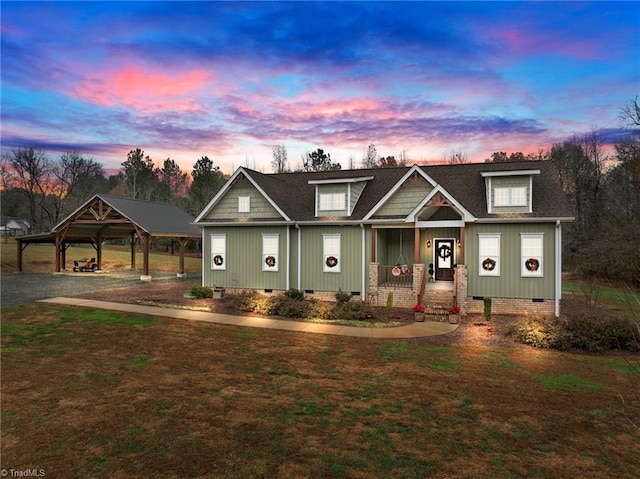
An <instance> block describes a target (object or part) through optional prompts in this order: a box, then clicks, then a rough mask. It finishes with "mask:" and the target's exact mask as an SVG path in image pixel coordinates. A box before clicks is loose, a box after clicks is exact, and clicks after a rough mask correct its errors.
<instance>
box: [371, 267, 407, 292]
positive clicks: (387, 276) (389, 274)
mask: <svg viewBox="0 0 640 479" xmlns="http://www.w3.org/2000/svg"><path fill="white" fill-rule="evenodd" d="M378 286H387V287H395V288H412V287H413V270H412V268H411V265H400V266H398V265H396V266H386V265H380V266H379V267H378Z"/></svg>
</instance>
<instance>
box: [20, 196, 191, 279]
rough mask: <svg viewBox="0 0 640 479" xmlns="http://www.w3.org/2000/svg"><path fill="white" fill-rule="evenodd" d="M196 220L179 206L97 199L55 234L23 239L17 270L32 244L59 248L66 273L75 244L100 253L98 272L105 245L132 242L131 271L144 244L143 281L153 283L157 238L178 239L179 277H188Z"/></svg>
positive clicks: (57, 268)
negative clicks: (187, 250) (152, 259)
mask: <svg viewBox="0 0 640 479" xmlns="http://www.w3.org/2000/svg"><path fill="white" fill-rule="evenodd" d="M192 221H193V217H191V216H190V215H188V214H187V213H185V212H184V211H182V210H181V209H180V208H178V207H177V206H175V205H169V204H165V203H155V202H151V201H141V200H132V199H130V198H122V197H119V196H109V195H96V196H94V197H93V198H92V199H90V200H89V201H87V202H86V203H85V204H84V205H82V206H81V207H80V208H78V209H77V210H76V211H75V212H74V213H72V214H71V215H69V216H68V217H67V218H66V219H64V220H63V221H62V222H60V223H59V224H58V225H56V226H55V227H54V228H53V230H52V231H51V233H48V234H42V235H31V236H22V237H19V238H17V239H16V242H17V266H18V271H22V252H23V250H24V248H26V247H27V246H28V245H29V244H31V243H53V244H55V245H56V250H55V251H56V253H55V255H56V260H55V271H56V272H60V271H61V270H63V269H66V251H67V248H68V247H69V246H70V245H71V244H77V243H85V244H91V245H93V247H94V249H95V250H96V260H97V263H98V269H102V242H103V241H106V240H113V239H129V240H130V242H131V269H135V258H136V255H135V245H136V243H137V242H141V243H142V253H143V264H142V276H141V278H140V279H143V280H150V279H151V278H150V276H149V251H150V246H151V239H152V238H154V237H168V238H176V239H177V241H178V245H179V252H180V267H179V271H178V274H180V275H181V274H184V250H185V247H186V245H187V242H188V241H189V239H191V238H200V237H201V235H202V232H201V230H200V228H198V227H197V226H194V225H192V224H191V222H192Z"/></svg>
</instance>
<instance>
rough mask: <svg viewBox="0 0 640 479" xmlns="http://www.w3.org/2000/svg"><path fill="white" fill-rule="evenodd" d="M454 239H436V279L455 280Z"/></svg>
mask: <svg viewBox="0 0 640 479" xmlns="http://www.w3.org/2000/svg"><path fill="white" fill-rule="evenodd" d="M453 244H454V240H451V239H446V240H435V255H436V271H435V273H436V281H453Z"/></svg>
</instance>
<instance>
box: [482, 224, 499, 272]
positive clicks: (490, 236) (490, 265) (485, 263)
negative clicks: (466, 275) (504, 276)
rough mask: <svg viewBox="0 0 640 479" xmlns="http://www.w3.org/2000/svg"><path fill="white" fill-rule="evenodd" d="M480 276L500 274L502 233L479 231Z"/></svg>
mask: <svg viewBox="0 0 640 479" xmlns="http://www.w3.org/2000/svg"><path fill="white" fill-rule="evenodd" d="M478 252H479V268H478V274H479V275H480V276H500V233H479V234H478Z"/></svg>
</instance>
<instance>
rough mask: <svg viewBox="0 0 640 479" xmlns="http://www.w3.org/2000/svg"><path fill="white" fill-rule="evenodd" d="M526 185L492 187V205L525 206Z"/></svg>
mask: <svg viewBox="0 0 640 479" xmlns="http://www.w3.org/2000/svg"><path fill="white" fill-rule="evenodd" d="M527 204H528V203H527V187H526V186H517V187H507V188H494V189H493V206H527Z"/></svg>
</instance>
